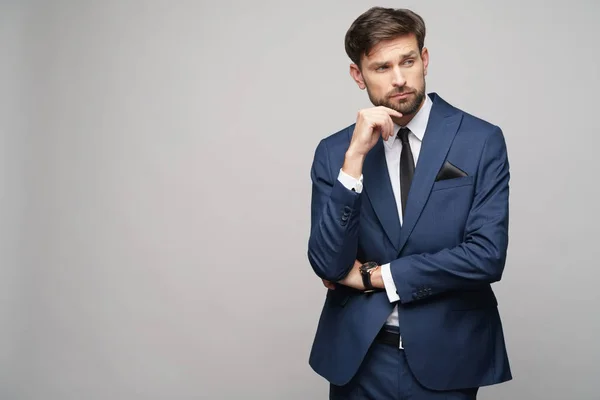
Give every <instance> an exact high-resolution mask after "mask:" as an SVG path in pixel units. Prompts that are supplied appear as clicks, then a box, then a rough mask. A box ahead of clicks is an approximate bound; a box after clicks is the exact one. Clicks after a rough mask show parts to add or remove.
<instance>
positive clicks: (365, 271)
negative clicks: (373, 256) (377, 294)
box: [359, 261, 379, 293]
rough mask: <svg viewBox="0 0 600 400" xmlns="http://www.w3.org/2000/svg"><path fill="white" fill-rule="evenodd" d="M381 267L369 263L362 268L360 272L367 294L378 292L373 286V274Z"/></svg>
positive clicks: (374, 263) (372, 262)
mask: <svg viewBox="0 0 600 400" xmlns="http://www.w3.org/2000/svg"><path fill="white" fill-rule="evenodd" d="M378 267H379V265H377V263H376V262H374V261H369V262H366V263H364V264H363V265H361V266H360V268H359V271H360V275H361V276H362V281H363V285H364V286H365V291H364V292H365V293H371V292H374V291H375V290H376V288H374V287H373V285H372V284H371V274H372V273H373V271H375V270H376V269H377V268H378Z"/></svg>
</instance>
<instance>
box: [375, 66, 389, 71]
mask: <svg viewBox="0 0 600 400" xmlns="http://www.w3.org/2000/svg"><path fill="white" fill-rule="evenodd" d="M386 69H387V66H385V65H382V66H381V67H377V69H376V71H385V70H386Z"/></svg>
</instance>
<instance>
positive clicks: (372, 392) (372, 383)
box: [329, 342, 478, 400]
mask: <svg viewBox="0 0 600 400" xmlns="http://www.w3.org/2000/svg"><path fill="white" fill-rule="evenodd" d="M477 391H478V388H471V389H464V390H453V391H433V390H430V389H427V388H425V387H423V386H422V385H421V384H420V383H419V382H418V381H417V380H416V379H415V377H414V376H413V374H412V372H411V370H410V368H409V366H408V364H407V362H406V357H405V354H404V351H403V350H402V349H400V348H398V347H395V346H392V345H389V344H383V343H379V342H375V343H373V345H372V346H371V347H370V349H369V351H368V352H367V355H366V356H365V359H364V360H363V363H362V364H361V366H360V368H359V369H358V372H357V373H356V375H355V376H354V377H353V378H352V380H350V382H348V383H347V384H346V385H344V386H336V385H333V384H330V391H329V399H330V400H371V399H372V400H473V399H476V397H477Z"/></svg>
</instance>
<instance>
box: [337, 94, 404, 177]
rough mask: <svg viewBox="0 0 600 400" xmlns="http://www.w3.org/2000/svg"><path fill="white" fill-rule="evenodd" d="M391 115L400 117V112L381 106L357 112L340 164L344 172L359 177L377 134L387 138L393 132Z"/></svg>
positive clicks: (377, 136) (377, 137)
mask: <svg viewBox="0 0 600 400" xmlns="http://www.w3.org/2000/svg"><path fill="white" fill-rule="evenodd" d="M392 117H395V118H401V117H402V114H400V113H399V112H398V111H395V110H392V109H391V108H387V107H383V106H379V107H372V108H366V109H363V110H360V111H359V112H358V116H357V118H356V126H355V127H354V132H353V133H352V139H351V140H350V146H349V147H348V150H347V151H346V157H345V159H344V165H343V166H342V170H343V171H344V172H345V173H347V174H348V175H350V176H353V177H354V178H356V179H358V178H359V177H360V175H361V174H362V164H363V161H364V159H365V157H366V156H367V153H368V152H369V151H370V150H371V149H372V148H373V146H375V143H377V141H378V140H379V136H381V137H383V140H387V139H388V138H389V137H390V136H392V135H393V134H394V122H393V121H392Z"/></svg>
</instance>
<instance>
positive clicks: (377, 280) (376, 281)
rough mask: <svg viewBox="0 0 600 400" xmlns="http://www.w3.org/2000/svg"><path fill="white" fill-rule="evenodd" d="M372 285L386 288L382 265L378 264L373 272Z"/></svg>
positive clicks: (377, 287)
mask: <svg viewBox="0 0 600 400" xmlns="http://www.w3.org/2000/svg"><path fill="white" fill-rule="evenodd" d="M371 285H372V286H373V287H374V288H376V289H385V285H384V284H383V276H382V275H381V265H378V266H377V268H375V269H374V270H373V272H372V273H371Z"/></svg>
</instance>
